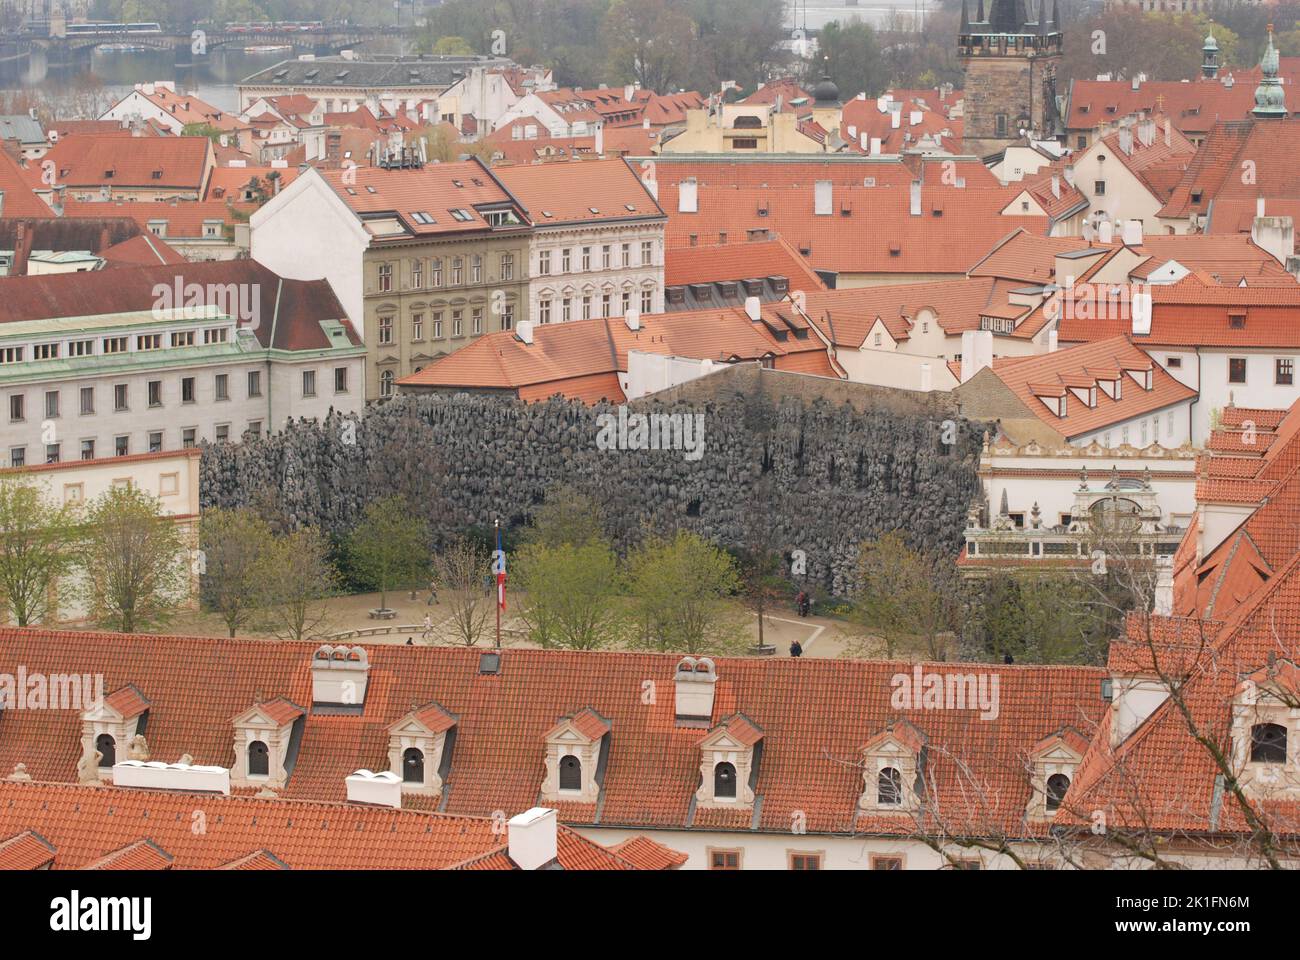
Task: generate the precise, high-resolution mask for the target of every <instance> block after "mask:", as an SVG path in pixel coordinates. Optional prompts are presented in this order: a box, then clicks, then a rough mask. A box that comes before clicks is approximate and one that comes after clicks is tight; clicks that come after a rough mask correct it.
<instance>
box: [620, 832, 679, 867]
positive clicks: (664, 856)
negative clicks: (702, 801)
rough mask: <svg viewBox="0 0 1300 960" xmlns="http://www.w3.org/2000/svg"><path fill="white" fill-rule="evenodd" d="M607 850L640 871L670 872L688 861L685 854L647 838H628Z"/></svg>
mask: <svg viewBox="0 0 1300 960" xmlns="http://www.w3.org/2000/svg"><path fill="white" fill-rule="evenodd" d="M609 849H610V850H611V851H612V852H613V853H616V854H618V855H619V856H620V857H622V858H623V859H624V860H626V861H628V862H629V863H633V864H636V866H637V867H638V868H640V869H642V870H672V869H673V868H675V867H680V866H681V865H682V864H683V863H685V862H686V861H687V860H688V859H690V857H689V856H688V855H687V854H685V853H679V852H677V851H676V850H673V849H672V848H671V847H666V846H664V845H663V844H662V843H658V842H656V841H654V840H651V839H650V838H649V837H629V838H628V839H626V840H624V841H623V842H622V843H616V844H614V846H612V847H610V848H609Z"/></svg>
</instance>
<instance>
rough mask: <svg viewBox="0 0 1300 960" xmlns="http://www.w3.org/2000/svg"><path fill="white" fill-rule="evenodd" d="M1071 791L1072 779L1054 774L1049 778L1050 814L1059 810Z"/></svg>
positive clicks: (1048, 804) (1061, 774)
mask: <svg viewBox="0 0 1300 960" xmlns="http://www.w3.org/2000/svg"><path fill="white" fill-rule="evenodd" d="M1069 789H1070V778H1069V777H1067V776H1066V775H1065V774H1063V773H1054V774H1052V775H1051V776H1050V777H1048V778H1047V809H1048V811H1049V812H1052V811H1055V810H1059V809H1060V807H1061V801H1062V800H1064V799H1065V794H1066V792H1067V791H1068V790H1069Z"/></svg>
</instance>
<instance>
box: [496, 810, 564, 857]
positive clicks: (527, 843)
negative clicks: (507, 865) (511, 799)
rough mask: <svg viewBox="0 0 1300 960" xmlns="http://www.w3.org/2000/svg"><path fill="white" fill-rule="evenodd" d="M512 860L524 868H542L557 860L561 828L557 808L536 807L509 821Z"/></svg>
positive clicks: (508, 839)
mask: <svg viewBox="0 0 1300 960" xmlns="http://www.w3.org/2000/svg"><path fill="white" fill-rule="evenodd" d="M506 831H507V838H506V839H507V844H508V850H509V855H510V859H511V860H513V861H514V864H515V866H516V867H518V868H519V869H520V870H540V869H542V868H543V867H548V866H550V865H551V864H552V863H554V862H555V859H556V857H557V856H558V855H559V853H558V834H559V827H558V824H557V821H556V815H555V811H554V810H548V809H547V808H546V807H533V808H532V809H531V810H525V811H524V812H523V813H521V814H519V815H518V816H515V817H511V818H510V822H509V823H507V824H506Z"/></svg>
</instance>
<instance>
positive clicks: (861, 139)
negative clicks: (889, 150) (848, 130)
mask: <svg viewBox="0 0 1300 960" xmlns="http://www.w3.org/2000/svg"><path fill="white" fill-rule="evenodd" d="M871 142H872V141H871V138H870V137H869V136H867V131H865V130H863V131H862V133H861V134H860V135H859V136H858V143H859V145H861V147H862V149H863V151H864V152H869V151H870V150H871Z"/></svg>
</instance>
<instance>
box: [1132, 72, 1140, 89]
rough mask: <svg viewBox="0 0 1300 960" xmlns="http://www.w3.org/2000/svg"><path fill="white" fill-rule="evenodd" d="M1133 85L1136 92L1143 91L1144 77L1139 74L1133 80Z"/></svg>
mask: <svg viewBox="0 0 1300 960" xmlns="http://www.w3.org/2000/svg"><path fill="white" fill-rule="evenodd" d="M1132 85H1133V89H1134V90H1141V89H1142V75H1141V74H1138V75H1137V76H1136V77H1134V78H1133V84H1132Z"/></svg>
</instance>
